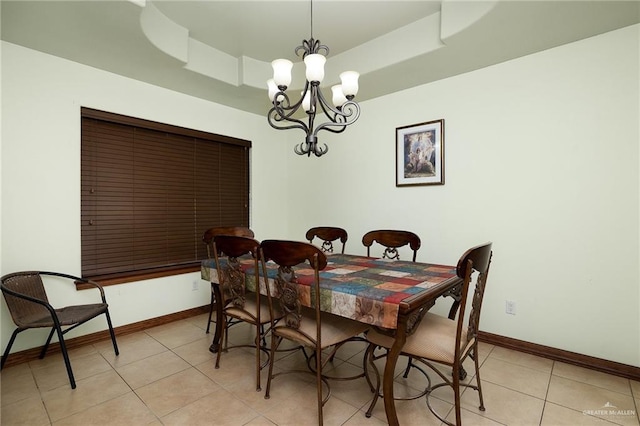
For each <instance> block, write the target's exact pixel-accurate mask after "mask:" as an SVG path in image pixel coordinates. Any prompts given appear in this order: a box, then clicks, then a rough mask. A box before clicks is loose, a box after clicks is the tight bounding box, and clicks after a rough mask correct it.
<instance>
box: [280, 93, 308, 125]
mask: <svg viewBox="0 0 640 426" xmlns="http://www.w3.org/2000/svg"><path fill="white" fill-rule="evenodd" d="M305 90H306V87H305ZM273 99H280V101H277V102H276V101H274V102H273V108H272V109H274V110H275V111H276V113H277V115H278V121H283V120H289V117H291V116H292V115H293V114H295V113H296V111H298V109H299V108H300V106H301V105H302V98H301V99H300V100H298V102H296V103H295V104H293V105H291V101H290V100H289V95H287V93H285V92H284V91H280V92H277V93H276V95H275V96H274V97H273Z"/></svg>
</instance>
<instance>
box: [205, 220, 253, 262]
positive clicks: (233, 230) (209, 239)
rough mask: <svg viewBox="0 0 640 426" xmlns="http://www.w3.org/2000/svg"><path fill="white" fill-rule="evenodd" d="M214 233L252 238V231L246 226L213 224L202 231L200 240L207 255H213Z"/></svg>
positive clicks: (209, 256) (210, 256)
mask: <svg viewBox="0 0 640 426" xmlns="http://www.w3.org/2000/svg"><path fill="white" fill-rule="evenodd" d="M216 235H235V236H238V237H249V238H254V237H255V235H254V233H253V231H252V230H251V229H249V228H247V227H246V226H215V227H213V228H209V229H207V230H206V231H204V234H202V242H203V243H205V244H206V245H207V257H208V258H209V259H211V258H212V257H213V251H212V249H213V238H214V237H215V236H216Z"/></svg>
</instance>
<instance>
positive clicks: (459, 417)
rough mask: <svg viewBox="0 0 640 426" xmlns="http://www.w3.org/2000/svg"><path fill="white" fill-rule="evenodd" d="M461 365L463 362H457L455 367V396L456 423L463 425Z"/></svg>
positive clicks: (458, 425)
mask: <svg viewBox="0 0 640 426" xmlns="http://www.w3.org/2000/svg"><path fill="white" fill-rule="evenodd" d="M460 367H461V363H460V362H456V365H455V366H454V367H453V397H454V404H455V410H456V425H457V426H461V425H462V413H461V410H460Z"/></svg>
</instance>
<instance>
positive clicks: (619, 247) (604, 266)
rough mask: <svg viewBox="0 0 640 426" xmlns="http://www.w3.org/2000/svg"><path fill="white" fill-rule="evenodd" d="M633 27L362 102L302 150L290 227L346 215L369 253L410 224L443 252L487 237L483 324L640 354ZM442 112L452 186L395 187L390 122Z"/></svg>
mask: <svg viewBox="0 0 640 426" xmlns="http://www.w3.org/2000/svg"><path fill="white" fill-rule="evenodd" d="M639 28H640V27H639V26H634V27H631V28H627V29H623V30H619V31H615V32H611V33H608V34H604V35H602V36H599V37H594V38H591V39H587V40H584V41H580V42H577V43H573V44H570V45H566V46H563V47H559V48H557V49H552V50H548V51H545V52H541V53H538V54H535V55H531V56H528V57H524V58H520V59H517V60H513V61H510V62H508V63H503V64H499V65H496V66H493V67H489V68H485V69H482V70H479V71H476V72H472V73H468V74H465V75H460V76H457V77H453V78H449V79H446V80H442V81H439V82H436V83H433V84H428V85H425V86H422V87H419V88H416V89H412V90H407V91H404V92H401V93H396V94H394V95H391V96H387V97H384V98H380V99H376V100H373V101H370V102H365V103H363V104H362V114H361V116H360V119H359V121H358V122H357V123H355V124H354V125H353V126H352V127H351V128H349V129H348V130H346V131H345V133H344V134H342V135H332V134H329V135H327V134H321V135H320V137H321V139H320V140H321V141H322V142H326V143H327V144H328V145H329V149H330V151H329V153H328V154H327V155H326V156H325V157H322V158H321V159H319V160H316V159H307V158H293V157H292V159H291V165H290V168H291V176H292V178H293V179H296V177H297V178H298V179H296V180H294V181H293V182H292V184H291V193H292V194H295V198H294V199H295V201H296V206H297V207H296V215H295V216H292V225H291V227H292V229H291V230H292V233H293V234H294V235H299V236H303V235H304V234H303V232H304V230H305V229H306V228H308V227H309V226H311V225H315V224H335V225H341V226H343V227H345V228H346V229H347V230H348V231H349V233H350V238H349V241H348V243H347V251H348V252H354V253H364V252H365V251H364V249H363V247H362V244H361V242H360V239H361V237H362V235H363V234H364V232H366V231H367V230H370V229H374V228H401V229H409V230H412V231H414V232H416V233H418V234H419V235H420V236H421V238H422V241H423V246H422V248H421V249H420V251H419V253H418V259H419V260H421V261H432V262H441V263H448V264H453V263H455V262H456V261H457V259H458V257H459V256H460V254H462V252H463V251H464V250H465V249H466V248H468V247H470V246H472V245H475V244H479V243H482V242H485V241H489V240H490V241H493V243H494V261H493V266H492V270H491V276H490V279H489V282H488V288H487V294H486V296H485V297H486V298H485V304H484V307H483V313H482V319H481V324H480V328H481V329H482V330H485V331H488V332H491V333H497V334H500V335H504V336H509V337H513V338H517V339H522V340H525V341H530V342H534V343H538V344H542V345H548V346H552V347H556V348H561V349H565V350H569V351H575V352H579V353H584V354H588V355H592V356H595V357H601V358H605V359H609V360H614V361H618V362H623V363H628V364H632V365H636V366H640V293H639V287H640V285H639V284H640V280H639V275H638V274H639V271H638V267H639V263H638V256H639V252H638V219H639V216H638V200H639V198H638V192H639V188H638V177H639V176H638V145H639V144H638V143H639V140H640V138H639V132H638V128H639V116H640V109H639V100H640V96H639V88H638V81H639V79H640V74H639V39H640V36H639V31H640V30H639ZM434 66H437V64H434ZM441 118H443V119H445V157H446V158H445V161H446V168H445V178H446V183H445V185H444V186H439V187H438V186H435V187H428V186H422V187H403V188H396V187H395V163H394V156H395V128H396V127H399V126H404V125H409V124H413V123H420V122H424V121H429V120H435V119H441ZM304 175H308V176H314V177H316V178H317V180H316V181H315V182H309V181H308V180H303V179H300V178H299V177H300V176H304ZM314 194H318V195H319V196H315V195H314ZM405 258H406V256H405ZM507 299H509V300H513V301H515V302H516V307H517V313H516V315H515V316H511V315H506V314H505V300H507ZM439 309H440V310H441V311H442V310H443V307H442V306H440V307H439Z"/></svg>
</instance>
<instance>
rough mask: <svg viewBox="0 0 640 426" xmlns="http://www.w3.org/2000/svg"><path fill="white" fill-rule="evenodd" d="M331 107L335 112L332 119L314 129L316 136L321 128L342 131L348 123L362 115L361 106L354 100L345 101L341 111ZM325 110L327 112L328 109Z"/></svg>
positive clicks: (335, 131)
mask: <svg viewBox="0 0 640 426" xmlns="http://www.w3.org/2000/svg"><path fill="white" fill-rule="evenodd" d="M330 109H331V111H332V112H335V115H334V116H333V117H331V116H329V119H330V120H331V121H327V122H325V123H322V124H321V125H319V126H318V127H316V129H315V130H314V131H313V135H314V136H317V134H318V132H319V131H320V130H329V131H330V132H333V133H340V132H342V131H344V129H345V128H346V127H347V126H348V125H350V124H352V123H354V122H355V121H356V120H357V119H358V117H360V106H359V105H358V104H357V103H355V102H354V101H347V102H345V103H344V104H343V105H342V110H341V111H338V110H334V109H333V108H330ZM323 111H325V113H326V110H324V108H323ZM336 127H337V128H336Z"/></svg>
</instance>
